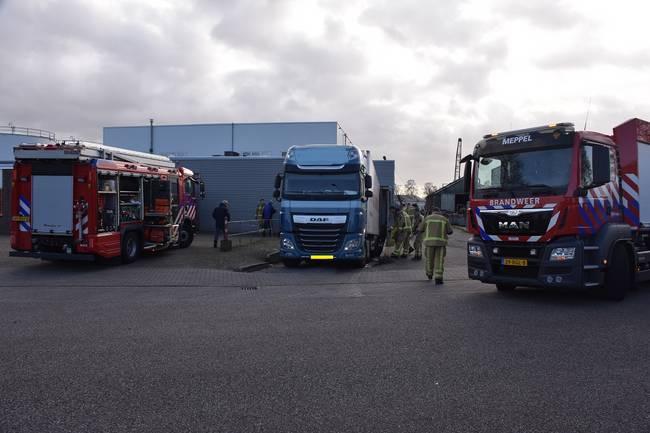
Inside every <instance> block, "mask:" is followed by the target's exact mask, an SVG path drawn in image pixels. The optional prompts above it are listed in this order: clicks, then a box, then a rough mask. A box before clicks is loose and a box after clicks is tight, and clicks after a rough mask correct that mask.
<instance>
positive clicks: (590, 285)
mask: <svg viewBox="0 0 650 433" xmlns="http://www.w3.org/2000/svg"><path fill="white" fill-rule="evenodd" d="M597 286H600V284H599V283H585V287H597Z"/></svg>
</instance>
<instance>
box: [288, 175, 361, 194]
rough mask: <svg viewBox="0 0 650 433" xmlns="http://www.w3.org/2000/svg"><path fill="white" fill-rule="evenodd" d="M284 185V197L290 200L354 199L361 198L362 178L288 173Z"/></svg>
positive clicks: (357, 176)
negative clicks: (334, 197) (333, 197)
mask: <svg viewBox="0 0 650 433" xmlns="http://www.w3.org/2000/svg"><path fill="white" fill-rule="evenodd" d="M283 183H284V196H285V197H286V198H289V199H296V198H298V199H300V198H307V197H309V198H310V199H311V198H313V199H326V200H329V199H331V198H332V196H337V197H344V198H346V199H353V198H356V197H359V191H360V187H361V177H360V176H359V174H358V173H340V174H331V173H326V174H312V173H310V174H302V173H286V174H285V176H284V182H283Z"/></svg>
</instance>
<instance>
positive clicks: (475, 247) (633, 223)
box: [464, 121, 647, 298]
mask: <svg viewBox="0 0 650 433" xmlns="http://www.w3.org/2000/svg"><path fill="white" fill-rule="evenodd" d="M640 122H642V121H640ZM644 123H645V122H644ZM632 127H633V126H632V124H630V125H626V126H624V128H628V129H629V128H632ZM627 141H629V143H628V142H627ZM627 141H623V140H620V139H617V138H616V134H614V135H612V136H609V135H605V134H600V133H596V132H589V131H576V130H575V128H574V126H573V124H571V123H558V124H551V125H546V126H541V127H536V128H530V129H523V130H517V131H509V132H503V133H498V134H489V135H486V136H484V137H483V139H482V140H481V141H479V142H478V143H477V144H476V146H475V148H474V153H473V154H472V155H469V156H467V157H465V158H464V162H467V164H466V166H465V181H466V189H467V190H468V191H469V192H470V203H469V208H468V218H467V229H468V231H469V232H470V233H471V234H472V237H471V238H470V239H469V241H468V245H467V255H468V257H467V264H468V273H469V277H470V278H472V279H476V280H480V281H482V282H485V283H491V284H496V286H497V288H498V289H499V290H502V291H505V290H512V289H514V288H515V287H516V286H537V287H565V288H592V287H593V288H603V287H604V288H605V290H606V291H608V296H609V297H611V298H622V296H623V295H624V291H625V290H626V288H628V287H626V286H631V285H632V284H633V283H634V281H635V280H639V279H640V277H645V275H641V274H637V275H636V276H635V271H636V270H637V268H638V269H641V270H645V265H643V263H645V260H646V255H647V254H646V252H645V251H644V250H647V248H646V247H645V245H646V244H647V242H646V241H645V239H646V237H647V229H646V228H644V227H643V224H640V223H639V217H638V215H639V210H638V207H639V204H638V195H639V194H638V186H637V185H636V184H635V185H634V188H636V191H633V187H632V186H631V184H633V183H635V182H633V179H635V178H636V179H637V181H636V183H638V177H637V175H638V172H637V171H636V169H632V168H631V167H630V164H628V163H627V160H636V159H637V157H636V155H637V153H636V152H637V145H638V146H641V145H642V143H641V142H640V141H639V142H638V143H637V140H636V135H635V136H634V139H633V140H627ZM643 147H647V144H643ZM635 197H636V199H635ZM623 256H624V257H625V260H623V261H622V263H619V261H620V260H622V259H621V258H620V257H623ZM639 264H640V265H641V267H639ZM646 273H647V272H646ZM616 276H618V278H620V279H621V280H619V286H620V287H622V288H620V287H619V288H616V287H614V286H615V285H616V284H615V282H614V281H615V280H616ZM630 276H631V280H626V279H627V278H630Z"/></svg>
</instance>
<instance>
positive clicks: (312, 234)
mask: <svg viewBox="0 0 650 433" xmlns="http://www.w3.org/2000/svg"><path fill="white" fill-rule="evenodd" d="M294 228H295V230H296V241H297V242H298V246H299V247H300V248H301V249H302V250H304V251H306V252H308V253H318V254H332V253H334V252H336V251H337V250H338V249H339V248H341V243H342V242H343V238H344V237H345V224H294Z"/></svg>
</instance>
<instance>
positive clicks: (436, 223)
mask: <svg viewBox="0 0 650 433" xmlns="http://www.w3.org/2000/svg"><path fill="white" fill-rule="evenodd" d="M418 231H420V232H422V243H423V245H424V258H425V261H424V266H425V272H426V274H427V278H429V280H431V279H432V278H434V277H435V282H436V284H442V282H443V280H442V277H443V273H444V270H445V256H446V255H447V239H448V237H449V235H450V234H452V233H453V229H452V227H451V224H450V223H449V220H448V219H447V218H446V217H445V216H443V215H441V214H440V210H439V209H437V208H433V209H432V211H431V213H430V214H429V215H427V217H426V218H424V220H422V222H421V223H420V226H419V227H418Z"/></svg>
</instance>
